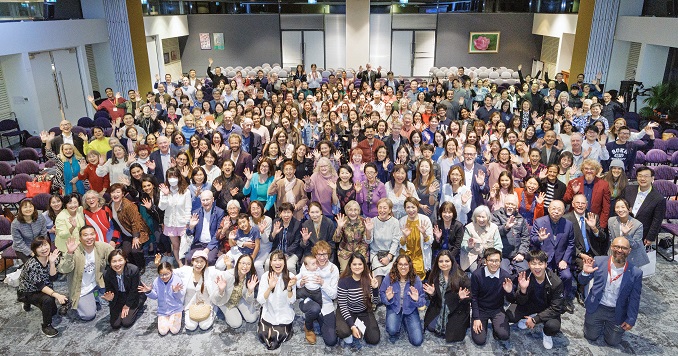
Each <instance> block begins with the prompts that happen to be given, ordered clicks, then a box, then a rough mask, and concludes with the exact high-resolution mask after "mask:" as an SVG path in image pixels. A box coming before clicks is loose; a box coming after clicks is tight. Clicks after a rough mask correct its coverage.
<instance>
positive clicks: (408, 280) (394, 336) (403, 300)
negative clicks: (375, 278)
mask: <svg viewBox="0 0 678 356" xmlns="http://www.w3.org/2000/svg"><path fill="white" fill-rule="evenodd" d="M379 295H380V297H381V302H382V303H384V305H386V332H387V333H388V336H389V337H388V338H389V341H391V343H395V342H396V341H397V340H398V338H399V336H400V329H401V326H402V325H405V331H407V337H408V339H409V341H410V344H412V345H413V346H421V344H422V343H423V342H424V334H423V333H422V325H421V319H420V318H419V310H418V308H420V307H422V306H424V305H426V299H425V298H424V290H423V289H422V283H421V279H420V278H419V276H417V275H416V273H415V272H414V267H413V266H412V259H411V258H410V256H407V255H401V256H398V258H396V261H395V263H394V264H393V267H391V273H389V274H388V275H386V278H384V281H383V283H381V288H379Z"/></svg>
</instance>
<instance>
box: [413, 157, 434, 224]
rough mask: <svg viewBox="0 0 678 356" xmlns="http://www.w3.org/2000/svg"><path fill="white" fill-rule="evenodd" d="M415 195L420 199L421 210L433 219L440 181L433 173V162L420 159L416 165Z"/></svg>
mask: <svg viewBox="0 0 678 356" xmlns="http://www.w3.org/2000/svg"><path fill="white" fill-rule="evenodd" d="M414 186H415V187H416V189H417V195H418V196H419V198H420V199H421V208H420V209H421V212H422V213H423V214H424V215H426V216H428V218H429V220H431V221H434V220H435V219H436V216H437V215H438V197H439V196H440V182H438V179H436V177H435V174H433V162H431V160H429V159H426V158H424V159H422V160H420V161H419V164H418V165H417V175H416V178H415V179H414Z"/></svg>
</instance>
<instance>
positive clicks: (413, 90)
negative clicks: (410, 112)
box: [401, 79, 419, 111]
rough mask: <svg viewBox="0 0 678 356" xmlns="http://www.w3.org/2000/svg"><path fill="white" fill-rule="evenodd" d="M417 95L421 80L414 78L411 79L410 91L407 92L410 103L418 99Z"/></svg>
mask: <svg viewBox="0 0 678 356" xmlns="http://www.w3.org/2000/svg"><path fill="white" fill-rule="evenodd" d="M417 95H419V82H418V81H416V80H414V79H413V80H411V81H410V91H409V92H407V100H409V102H410V103H414V102H416V101H417ZM401 111H404V110H401Z"/></svg>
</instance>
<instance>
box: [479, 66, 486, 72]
mask: <svg viewBox="0 0 678 356" xmlns="http://www.w3.org/2000/svg"><path fill="white" fill-rule="evenodd" d="M478 69H479V70H481V71H486V70H487V67H485V66H482V67H478Z"/></svg>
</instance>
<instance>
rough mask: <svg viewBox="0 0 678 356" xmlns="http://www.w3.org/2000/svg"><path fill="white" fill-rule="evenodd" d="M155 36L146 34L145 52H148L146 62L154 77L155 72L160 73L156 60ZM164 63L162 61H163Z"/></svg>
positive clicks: (156, 46)
mask: <svg viewBox="0 0 678 356" xmlns="http://www.w3.org/2000/svg"><path fill="white" fill-rule="evenodd" d="M156 43H157V42H156V41H155V37H153V36H147V37H146V52H148V64H149V65H150V69H151V77H155V75H156V74H158V75H160V64H159V62H158V45H157V44H156ZM163 65H164V63H163Z"/></svg>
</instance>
